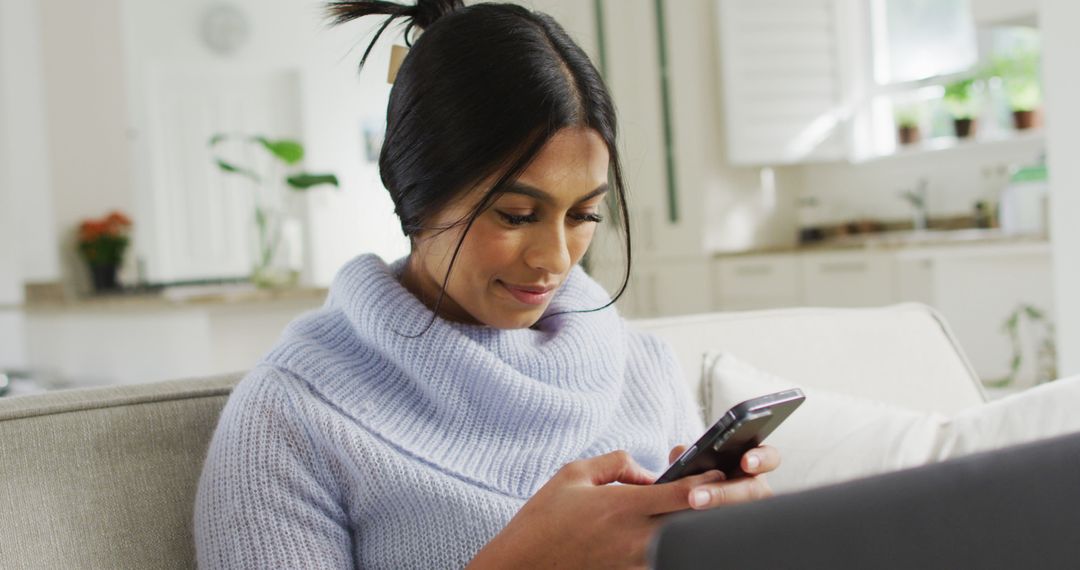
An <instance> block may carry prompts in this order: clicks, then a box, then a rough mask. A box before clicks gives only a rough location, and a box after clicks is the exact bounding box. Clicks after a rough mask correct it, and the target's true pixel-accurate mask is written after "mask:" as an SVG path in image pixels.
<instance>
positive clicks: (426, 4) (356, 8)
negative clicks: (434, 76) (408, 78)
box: [326, 0, 465, 69]
mask: <svg viewBox="0 0 1080 570" xmlns="http://www.w3.org/2000/svg"><path fill="white" fill-rule="evenodd" d="M464 7H465V4H464V1H463V0H417V1H416V4H415V5H411V6H410V5H406V4H398V3H396V2H386V1H384V0H354V1H346V0H337V1H334V2H329V3H327V5H326V12H327V15H328V16H329V20H330V25H331V26H338V25H341V24H344V23H347V22H351V21H353V20H357V19H359V18H363V17H364V16H389V18H387V19H386V21H384V22H383V23H382V25H381V26H379V30H378V31H377V32H375V37H374V38H372V39H371V43H369V44H368V47H367V49H365V50H364V55H363V57H361V58H360V66H359V67H360V69H363V68H364V64H365V63H367V58H368V56H369V55H371V50H372V49H373V48H374V47H375V44H376V43H377V42H378V41H379V38H380V37H382V34H383V32H384V31H386V28H388V27H389V26H390V24H392V23H393V22H394V20H396V19H398V18H405V19H406V20H408V24H407V25H406V26H405V34H404V36H405V45H407V46H410V47H412V39H411V38H410V34H409V33H410V32H411V31H412V29H413V28H414V27H417V28H420V29H421V30H424V29H426V28H427V27H428V26H430V25H431V24H434V23H435V21H436V20H438V19H439V18H441V17H443V16H445V15H446V14H449V13H450V12H453V11H454V10H457V9H459V8H464Z"/></svg>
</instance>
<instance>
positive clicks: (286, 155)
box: [210, 134, 338, 288]
mask: <svg viewBox="0 0 1080 570" xmlns="http://www.w3.org/2000/svg"><path fill="white" fill-rule="evenodd" d="M228 140H233V141H236V142H239V143H242V144H246V145H255V146H257V147H258V148H261V149H263V150H264V151H266V152H268V153H269V154H270V156H271V157H272V158H273V159H274V161H275V164H274V166H272V167H271V168H270V170H272V171H273V172H271V173H269V174H268V173H262V174H260V173H258V172H255V170H254V169H252V168H248V167H244V166H240V165H238V164H236V163H235V162H232V161H226V160H225V159H223V158H221V157H220V156H215V157H214V161H215V163H216V164H217V167H218V168H219V169H220V170H221V171H222V172H225V173H227V174H231V175H237V176H241V177H243V178H246V179H247V180H249V181H251V183H252V184H253V185H254V186H255V212H254V222H255V231H256V234H257V239H258V244H257V253H256V258H255V262H254V264H253V266H252V271H251V281H252V283H254V284H255V285H256V286H258V287H262V288H273V287H281V286H291V285H295V284H296V282H297V280H298V279H299V275H298V273H297V272H296V271H295V270H293V269H291V268H282V267H278V266H277V265H276V263H277V255H276V254H277V252H278V246H279V245H280V243H281V237H282V233H283V229H284V226H285V224H286V222H287V221H288V220H287V216H286V212H284V211H283V210H282V209H280V208H277V207H275V200H274V199H273V196H268V195H267V193H268V192H269V193H273V192H276V191H278V189H280V188H282V187H284V188H287V189H289V190H293V191H305V190H308V189H311V188H314V187H316V186H323V185H329V186H333V187H335V188H336V187H338V179H337V176H335V175H333V174H313V173H310V172H306V171H303V170H302V169H300V168H299V166H298V165H299V164H300V162H301V161H302V160H303V159H304V147H303V145H301V144H300V143H299V142H297V141H294V140H287V139H277V140H275V139H268V138H266V137H263V136H246V135H225V134H217V135H214V136H213V137H212V138H211V139H210V147H211V148H214V147H217V146H218V145H220V144H221V143H224V142H225V141H228Z"/></svg>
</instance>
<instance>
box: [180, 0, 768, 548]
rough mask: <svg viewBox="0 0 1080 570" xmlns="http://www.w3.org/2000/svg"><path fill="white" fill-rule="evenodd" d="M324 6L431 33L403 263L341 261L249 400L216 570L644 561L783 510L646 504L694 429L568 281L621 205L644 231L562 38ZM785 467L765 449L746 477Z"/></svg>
mask: <svg viewBox="0 0 1080 570" xmlns="http://www.w3.org/2000/svg"><path fill="white" fill-rule="evenodd" d="M330 10H331V14H332V15H333V17H334V18H335V20H336V22H337V23H343V22H347V21H350V20H353V19H356V18H359V17H362V16H366V15H371V14H384V15H388V16H390V17H389V18H388V19H387V21H386V22H385V24H384V25H383V27H382V29H385V28H386V26H387V25H389V24H390V23H391V22H392V21H394V20H395V19H398V18H404V19H405V20H406V21H408V23H409V26H408V29H407V30H406V36H408V35H409V30H410V29H414V28H419V29H421V30H423V34H422V35H421V36H420V37H419V38H418V39H416V41H415V43H414V45H413V46H412V49H411V51H410V53H409V55H408V56H407V57H406V58H405V60H404V62H403V64H402V66H401V68H400V70H399V71H398V74H397V78H396V82H395V84H394V87H393V90H392V91H391V95H390V105H389V111H388V115H387V119H388V124H387V131H386V137H385V142H384V146H383V149H382V154H381V156H380V159H379V166H380V170H381V174H382V179H383V182H384V184H385V186H386V188H387V189H388V190H389V191H390V193H391V195H392V197H393V200H394V203H395V205H396V212H397V215H398V216H399V217H400V219H401V223H402V228H403V230H404V232H405V234H406V235H408V236H409V237H410V240H411V243H412V250H411V253H410V255H408V256H407V257H405V258H403V259H400V260H397V261H396V262H394V263H391V264H389V265H387V264H386V263H384V262H383V261H382V260H380V259H379V258H377V257H375V256H371V255H362V256H360V257H358V258H356V259H354V260H352V261H351V262H349V263H348V264H346V266H345V267H343V268H342V269H341V270H340V271H339V272H338V274H337V275H336V276H335V278H334V281H333V283H332V285H331V288H330V293H329V295H328V298H327V300H326V303H325V305H324V306H323V308H322V309H320V310H318V311H314V312H312V313H309V314H306V315H304V316H302V317H300V318H299V319H297V320H296V321H294V322H293V323H292V324H291V325H290V326H289V327H288V329H287V330H286V331H285V333H284V334H283V336H282V338H281V340H280V341H279V343H278V344H277V346H276V347H275V348H274V349H273V350H272V351H271V352H270V353H269V354H268V355H267V356H266V357H265V358H264V359H263V360H262V361H261V362H260V363H259V364H258V365H257V366H256V367H255V368H254V369H253V370H252V371H251V372H250V373H249V374H248V375H247V376H246V377H245V378H244V379H243V380H242V381H241V382H240V383H239V384H238V385H237V387H236V389H235V390H234V392H233V393H232V395H231V397H230V398H229V401H228V403H227V404H226V406H225V408H224V410H223V412H222V415H221V419H220V421H219V424H218V427H217V431H216V432H215V434H214V437H213V440H212V442H211V445H210V450H209V454H208V457H207V459H206V464H205V466H204V469H203V474H202V478H201V480H200V482H199V489H198V497H197V501H196V512H195V538H196V546H197V552H198V558H199V562H200V566H203V567H208V568H210V567H253V568H254V567H267V568H270V567H273V568H345V567H351V566H353V565H359V566H362V567H378V568H409V567H420V568H443V567H447V568H450V567H459V568H460V567H464V566H466V565H468V566H470V567H474V568H504V567H520V566H555V565H560V566H566V567H589V568H592V567H608V566H610V567H628V566H640V565H642V564H644V563H645V551H646V546H647V544H648V540H649V538H650V536H651V534H652V532H653V531H654V530H655V529H656V527H657V526H658V524H659V523H660V521H661V520H662V515H664V514H666V513H671V512H675V511H680V510H684V509H688V508H711V507H715V506H718V505H720V504H723V503H728V502H737V501H742V500H749V499H752V498H756V497H760V496H764V495H766V494H768V493H769V491H768V487H767V485H766V484H765V483H764V481H763V479H761V478H760V477H758V476H753V477H749V478H745V479H741V480H738V481H731V482H727V481H723V480H722V475H721V474H719V473H717V472H712V473H706V474H703V475H698V476H693V477H688V478H686V479H683V480H680V481H676V482H673V483H668V484H663V485H655V486H654V485H650V484H651V483H652V482H653V480H654V479H655V477H656V474H657V473H658V472H660V471H662V470H663V469H664V468H665V467H666V466H667V464H668V462H670V461H672V460H673V459H674V458H675V457H676V456H677V455H678V454H679V453H681V451H682V447H681V445H678V444H682V443H685V442H687V441H693V440H694V439H696V438H697V437H698V436H699V435H700V433H701V432H702V430H703V426H702V423H701V420H700V419H699V418H698V415H697V410H696V409H695V407H694V405H693V403H692V401H691V399H690V398H689V395H688V393H687V391H686V389H685V387H684V386H683V384H682V381H681V373H680V371H679V369H678V365H677V364H676V361H675V359H674V358H673V356H672V355H671V353H670V351H669V350H668V349H667V348H666V347H665V346H664V345H663V344H662V343H661V342H660V341H658V340H657V339H655V338H654V337H651V336H649V335H646V334H642V333H637V332H633V331H631V330H629V329H628V328H627V327H626V326H625V324H624V322H623V321H622V319H621V318H620V317H619V316H618V314H617V313H616V311H615V309H614V308H613V307H611V303H612V302H613V301H612V299H611V298H610V296H609V295H608V294H607V292H605V291H604V289H602V288H601V287H600V286H599V285H597V284H596V283H595V282H594V281H592V280H591V279H590V278H589V277H588V276H587V275H586V274H585V273H584V272H583V271H582V270H581V268H580V267H579V266H578V265H577V264H578V262H579V261H580V259H581V257H582V256H583V255H584V254H585V251H586V250H587V249H588V246H589V243H590V241H591V239H592V237H593V233H594V231H595V229H596V225H597V223H599V222H600V221H601V214H600V213H599V209H600V205H601V202H602V201H603V200H604V198H605V196H606V195H607V194H608V193H609V192H612V193H614V194H615V197H616V198H617V199H618V201H619V204H620V208H619V213H620V214H621V218H622V222H623V223H622V227H623V228H627V227H628V225H629V220H628V219H627V217H628V215H627V209H626V206H625V199H624V198H625V196H624V190H623V184H622V176H621V171H620V167H619V161H618V155H617V151H616V146H615V132H616V130H615V113H614V110H613V107H612V104H611V101H610V98H609V96H608V93H607V91H606V89H605V87H604V84H603V82H602V81H601V79H600V76H599V74H598V73H597V71H596V69H595V68H594V67H593V66H592V65H591V63H590V62H589V60H588V58H587V57H586V55H585V54H584V52H582V50H581V49H580V48H579V47H578V46H577V45H575V44H574V42H573V41H572V40H570V38H569V37H568V36H567V34H566V33H565V31H563V29H562V28H561V27H560V26H559V25H558V24H557V23H555V22H554V21H553V20H552V19H551V18H550V17H548V16H546V15H544V14H540V13H535V12H530V11H528V10H526V9H524V8H521V7H518V6H514V5H503V4H477V5H472V6H469V7H465V6H463V5H462V2H461V1H460V0H430V1H429V0H421V1H420V2H419V3H418V4H417V5H416V6H402V5H397V4H392V3H388V2H374V1H367V2H335V3H333V4H331V5H330ZM382 29H380V32H381V31H382ZM377 40H378V36H376V37H375V40H373V41H372V44H374V42H375V41H377ZM370 49H371V47H370V46H369V47H368V52H370ZM366 58H367V52H365V54H364V58H363V59H362V60H361V65H363V62H364V60H366ZM609 172H610V174H611V176H610V179H611V182H610V185H609ZM629 245H630V244H629V239H628V238H627V241H626V246H627V276H628V275H629ZM625 283H626V281H625V279H624V283H623V289H624V288H625ZM620 293H621V289H620ZM778 463H779V457H778V454H777V453H776V451H775V450H773V449H771V448H768V447H761V448H757V449H754V450H752V451H751V452H749V453H748V454H747V456H746V457H744V459H743V468H744V469H745V470H746V471H747V472H749V473H752V474H755V475H756V474H761V473H765V472H767V471H770V470H772V469H774V468H775V467H776V466H777V464H778ZM612 483H615V484H612ZM699 497H700V501H698V498H699Z"/></svg>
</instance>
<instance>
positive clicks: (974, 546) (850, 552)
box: [652, 434, 1080, 570]
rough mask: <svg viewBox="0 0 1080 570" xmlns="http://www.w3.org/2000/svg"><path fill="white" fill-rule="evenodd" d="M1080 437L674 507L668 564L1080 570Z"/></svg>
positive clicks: (657, 549)
mask: <svg viewBox="0 0 1080 570" xmlns="http://www.w3.org/2000/svg"><path fill="white" fill-rule="evenodd" d="M1078 482H1080V434H1071V435H1067V436H1061V437H1056V438H1053V439H1047V440H1042V441H1038V442H1034V443H1027V444H1024V445H1019V446H1013V447H1009V448H1004V449H1001V450H997V451H992V452H984V453H980V454H975V455H969V456H967V457H963V458H959V459H953V460H950V461H946V462H943V463H938V464H935V465H930V466H926V467H919V468H916V469H908V470H905V471H898V472H895V473H890V474H887V475H879V476H876V477H871V478H867V479H861V480H858V481H853V482H849V483H840V484H837V485H833V486H830V487H822V488H819V489H814V490H810V491H803V492H800V493H791V494H788V495H779V496H776V497H773V498H771V499H766V500H763V501H758V502H755V503H748V504H742V505H733V506H730V507H725V508H721V509H716V510H713V511H707V512H691V513H682V514H679V515H674V516H672V517H671V520H670V521H668V522H667V523H665V525H664V526H663V527H662V530H661V532H660V533H659V535H658V538H657V540H656V542H655V543H654V544H653V545H652V546H653V549H652V562H653V566H654V567H656V568H662V569H664V570H669V569H670V570H689V569H697V568H875V569H886V570H887V569H892V568H895V569H898V570H899V569H909V568H941V569H955V568H979V569H995V568H1001V569H1003V570H1006V569H1007V570H1015V569H1016V568H1080V541H1078V540H1077V539H1076V530H1077V529H1078V528H1080V508H1078V505H1080V485H1078V484H1077V483H1078Z"/></svg>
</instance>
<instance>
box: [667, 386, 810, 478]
mask: <svg viewBox="0 0 1080 570" xmlns="http://www.w3.org/2000/svg"><path fill="white" fill-rule="evenodd" d="M805 399H806V396H805V395H804V394H803V392H802V390H799V389H798V388H793V389H791V390H784V391H783V392H776V393H775V394H769V395H766V396H761V397H759V398H754V399H752V400H747V401H745V402H743V403H741V404H737V405H736V406H734V407H733V408H731V409H730V410H728V411H727V413H726V414H724V415H723V416H721V417H720V419H719V420H717V421H716V423H715V424H713V426H712V427H711V428H709V431H707V432H705V435H703V436H701V438H699V439H698V440H697V442H695V443H694V445H691V446H690V447H689V449H687V450H686V451H684V452H683V454H682V455H680V456H679V458H678V459H676V460H675V463H672V464H671V466H670V467H668V469H667V471H665V472H664V474H663V475H661V476H660V478H659V479H657V480H656V483H654V484H656V485H658V484H660V483H667V482H670V481H675V480H676V479H681V478H683V477H687V476H689V475H697V474H699V473H704V472H706V471H711V470H713V469H719V470H720V471H723V472H724V475H726V476H727V478H728V479H736V478H738V477H745V476H746V473H745V472H744V471H743V470H742V467H741V466H740V464H741V461H742V456H743V455H744V454H746V452H747V451H750V450H751V449H753V448H755V447H757V446H759V445H761V442H762V441H764V440H765V438H766V437H767V436H768V435H769V434H770V433H772V431H773V430H774V429H776V427H777V426H779V425H780V423H781V422H783V421H784V420H785V419H787V417H788V416H789V415H791V412H793V411H795V408H798V407H799V406H800V405H801V404H802V403H803V400H805Z"/></svg>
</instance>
